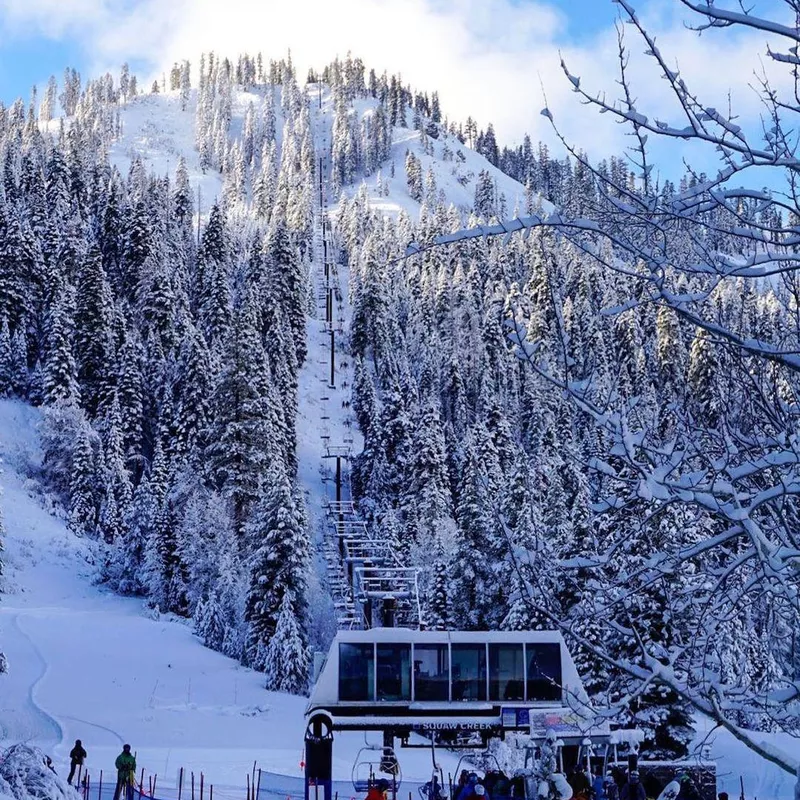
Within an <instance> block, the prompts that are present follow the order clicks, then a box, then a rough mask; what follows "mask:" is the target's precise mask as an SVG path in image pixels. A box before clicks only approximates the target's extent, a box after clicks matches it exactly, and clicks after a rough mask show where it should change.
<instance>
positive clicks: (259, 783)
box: [256, 767, 261, 800]
mask: <svg viewBox="0 0 800 800" xmlns="http://www.w3.org/2000/svg"><path fill="white" fill-rule="evenodd" d="M260 794H261V767H259V768H258V783H257V784H256V800H258V796H259V795H260Z"/></svg>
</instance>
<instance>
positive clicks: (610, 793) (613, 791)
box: [605, 770, 619, 800]
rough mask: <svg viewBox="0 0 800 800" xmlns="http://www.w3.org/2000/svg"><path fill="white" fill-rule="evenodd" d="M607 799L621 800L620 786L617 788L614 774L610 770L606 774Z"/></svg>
mask: <svg viewBox="0 0 800 800" xmlns="http://www.w3.org/2000/svg"><path fill="white" fill-rule="evenodd" d="M605 784H606V797H607V798H608V800H619V786H617V781H616V778H614V773H613V772H611V771H610V770H609V771H608V773H607V774H606V781H605Z"/></svg>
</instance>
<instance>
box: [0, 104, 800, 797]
mask: <svg viewBox="0 0 800 800" xmlns="http://www.w3.org/2000/svg"><path fill="white" fill-rule="evenodd" d="M276 100H277V98H276ZM322 101H323V103H322V106H323V107H322V109H314V111H313V113H312V119H313V124H314V126H315V145H316V147H317V149H318V151H321V150H325V149H327V148H329V147H330V126H331V121H332V108H331V98H330V94H329V93H328V92H327V91H325V92H323V97H322ZM249 102H253V103H254V105H256V106H257V107H258V105H259V104H260V103H262V102H263V97H262V96H261V95H259V94H258V93H255V92H251V93H244V92H240V93H238V94H237V96H236V100H235V103H234V119H233V122H232V126H231V129H232V133H233V134H234V135H236V132H237V131H238V130H239V129H240V128H241V123H242V118H243V115H244V113H245V110H246V108H247V104H248V103H249ZM372 108H374V101H371V100H368V99H365V100H358V101H357V103H356V109H355V110H356V113H358V114H359V115H364V114H368V113H371V109H372ZM257 110H258V108H257ZM276 110H277V111H278V119H277V129H278V131H279V132H280V131H281V130H282V118H281V116H280V103H279V101H277V102H276ZM121 117H122V130H123V134H122V137H121V139H120V140H118V141H117V142H116V143H115V144H114V145H113V147H112V148H111V151H110V156H111V159H112V162H113V163H114V164H115V165H116V166H118V167H119V168H120V170H121V171H122V172H123V174H125V173H126V172H127V169H128V167H129V165H130V161H131V160H132V158H135V157H138V158H141V159H142V161H143V162H144V165H145V168H146V169H147V170H148V171H150V170H152V171H154V172H155V173H156V174H160V175H164V174H169V175H170V176H174V173H175V169H176V167H177V164H178V159H179V157H180V156H181V155H183V156H184V157H185V158H186V161H187V167H188V170H189V174H190V179H191V182H192V185H193V187H194V189H195V190H197V189H198V188H199V190H200V198H201V208H200V211H201V214H205V213H206V212H207V211H208V209H209V208H210V205H211V203H212V202H213V200H214V199H215V198H216V197H217V195H218V194H219V192H220V191H221V187H222V180H221V176H220V175H219V173H216V172H214V171H209V172H206V173H204V172H203V171H202V170H201V168H200V166H199V160H198V158H197V154H196V152H195V150H194V124H195V122H194V98H193V99H192V101H191V102H190V104H189V107H188V108H187V110H186V111H182V110H181V108H180V101H179V98H178V96H177V95H176V94H174V93H167V94H161V95H145V96H141V97H139V98H136V99H135V100H133V101H132V102H130V103H129V104H128V105H126V106H125V107H124V108H123V109H122V112H121ZM54 124H55V123H54ZM448 145H449V147H450V148H451V149H452V150H455V149H460V150H461V151H462V153H463V160H460V161H459V162H458V163H454V162H452V161H444V160H443V157H442V156H443V149H444V142H443V141H442V140H441V139H440V140H437V141H434V142H433V143H432V147H433V155H428V154H425V153H424V152H423V150H422V146H421V142H420V140H419V133H418V132H416V131H413V130H410V129H408V128H395V130H394V133H393V143H392V150H391V163H387V164H386V165H385V166H384V167H383V168H382V177H383V178H384V179H386V180H387V181H388V185H389V193H388V196H384V195H383V194H382V193H380V192H379V191H378V185H377V175H372V176H369V177H367V178H366V179H365V184H366V186H367V189H368V192H369V197H370V201H371V203H372V205H373V207H374V208H376V209H378V210H380V211H381V212H383V213H386V214H390V215H394V216H396V215H398V214H400V213H407V214H409V215H410V216H412V217H416V215H417V214H418V213H419V209H420V204H419V203H417V202H416V201H414V200H413V199H412V198H411V197H410V196H409V194H408V190H407V187H406V178H405V168H404V163H405V155H406V151H407V150H408V149H411V150H413V151H414V152H415V153H416V155H417V156H418V157H419V158H420V160H421V162H422V170H423V173H425V172H427V170H428V168H429V167H430V168H432V169H433V172H434V175H435V177H436V181H437V186H438V188H439V189H441V190H442V191H443V192H444V194H445V196H446V197H447V199H448V201H449V202H451V203H453V205H454V206H455V207H456V208H457V209H459V210H460V211H461V212H462V213H468V212H469V210H470V208H471V206H472V202H473V198H474V191H475V178H476V176H477V175H478V173H479V172H480V171H481V170H484V169H485V170H488V171H489V172H490V174H491V175H492V177H493V179H494V181H495V182H496V185H497V190H498V193H502V194H503V196H504V197H505V200H506V203H507V207H508V210H509V212H510V214H513V213H514V210H515V208H516V207H520V208H524V196H525V195H524V188H523V187H522V186H521V185H520V184H519V183H517V182H516V181H513V180H512V179H511V178H509V177H508V176H505V175H504V174H502V173H500V172H499V171H498V170H496V169H495V168H494V167H492V166H491V165H490V164H489V163H488V162H487V161H486V160H485V159H484V158H483V157H482V156H480V155H478V154H476V153H474V152H472V151H470V150H469V149H468V148H467V147H465V146H462V145H459V144H458V143H457V142H456V141H455V140H453V139H450V141H449V142H448ZM392 165H393V166H394V177H391V170H392ZM357 190H358V185H355V186H352V187H349V188H348V189H347V190H346V193H347V194H348V195H352V194H354V193H355V192H356V191H357ZM329 201H330V202H331V203H332V205H331V212H332V213H335V201H336V198H329ZM317 269H318V265H312V275H311V280H312V282H316V280H317V278H318V275H317V273H316V272H315V270H317ZM340 277H341V280H342V290H343V295H344V298H345V303H344V304H343V307H342V309H341V312H339V309H337V319H338V315H339V313H341V315H342V318H343V325H344V326H345V327H346V325H347V319H348V317H349V309H348V307H347V304H346V298H347V289H346V281H347V273H346V270H342V274H341V276H340ZM322 316H323V318H324V315H322ZM319 317H320V315H317V318H314V317H311V318H309V321H308V343H309V356H308V361H307V364H306V366H305V367H304V369H303V371H302V373H301V376H300V396H299V401H300V409H299V419H298V425H297V432H298V458H299V464H300V466H299V479H300V481H301V484H302V486H303V488H304V491H305V496H306V500H307V505H308V508H309V512H310V516H311V520H312V525H313V526H314V530H315V532H316V533H318V532H319V524H320V518H321V510H322V501H323V500H324V498H325V497H326V496H327V497H331V493H332V485H331V483H330V482H327V483H323V482H322V480H321V478H322V477H323V471H324V469H325V465H324V463H323V461H322V458H321V456H322V452H323V446H322V440H321V438H320V437H321V436H322V434H323V433H325V434H327V435H329V436H330V441H331V443H332V444H336V443H339V442H343V441H345V440H346V439H347V438H350V437H352V439H353V448H354V450H355V451H357V450H358V448H359V444H360V442H359V439H358V433H357V432H356V431H355V429H354V427H353V426H352V421H351V413H350V411H349V410H348V409H347V408H345V407H344V406H343V403H345V402H346V401H347V400H348V399H349V384H350V383H351V381H352V370H351V368H350V367H349V366H348V367H343V366H342V364H341V360H342V354H341V353H340V354H339V355H338V356H337V364H338V367H337V381H336V388H335V389H332V390H330V389H328V388H327V370H328V367H327V364H328V361H327V359H328V356H329V350H328V347H329V344H328V339H327V337H326V336H325V335H324V334H323V333H322V325H321V322H320V319H319ZM345 360H346V357H345ZM325 398H327V399H325ZM325 417H327V419H325V420H323V418H325ZM39 418H40V415H39V412H38V411H37V410H35V409H31V408H28V407H26V406H24V405H22V404H20V403H16V402H13V401H8V400H0V467H1V468H2V474H0V487H1V488H2V492H3V494H2V496H0V508H2V512H3V515H4V520H5V524H6V528H7V537H6V551H7V552H6V558H7V567H8V568H7V574H6V577H5V580H6V584H7V587H6V588H7V593H6V594H4V595H2V596H0V642H2V645H3V649H4V650H5V652H6V654H7V655H8V657H9V661H10V666H11V673H10V675H8V676H3V677H2V678H0V747H2V746H4V745H6V744H9V743H12V742H18V741H25V742H30V743H34V744H37V745H40V746H42V747H43V748H44V749H45V750H46V751H47V752H49V753H51V754H52V756H53V758H54V760H55V763H56V767H57V769H58V770H59V772H61V773H62V774H63V772H64V770H65V768H66V766H67V761H68V752H69V750H70V748H71V745H72V742H73V741H74V739H75V738H81V739H82V740H83V742H84V745H85V746H86V748H87V750H88V752H89V758H88V762H87V767H88V768H89V769H90V770H91V771H92V774H93V775H95V776H96V775H97V774H98V772H99V770H100V769H103V770H104V772H105V774H106V775H108V774H109V773H110V772H111V771H112V770H113V760H114V758H115V757H116V755H117V754H118V752H119V750H120V747H121V744H122V743H123V742H124V741H127V742H130V743H131V745H132V747H133V748H134V750H136V751H137V755H138V759H139V764H140V765H141V766H144V767H145V769H146V771H147V772H148V773H150V774H157V775H158V776H159V785H161V786H170V785H171V784H174V782H175V780H176V777H177V774H178V770H179V769H180V768H181V767H183V768H184V769H185V770H186V771H187V772H190V771H194V772H195V773H199V772H200V771H202V772H203V773H204V775H205V779H206V781H207V782H208V783H213V784H214V785H215V786H216V787H220V786H230V787H243V786H244V783H245V775H247V774H248V773H250V772H251V770H252V766H253V763H254V762H257V763H258V765H259V767H261V768H262V769H263V770H265V771H268V772H270V773H275V774H279V775H285V776H289V777H294V778H299V776H300V775H301V768H300V761H301V759H302V747H303V730H304V723H303V711H304V707H305V700H304V699H303V698H297V697H291V696H287V695H281V694H275V693H268V692H266V691H265V690H264V689H263V688H262V679H261V676H259V675H258V674H256V673H254V672H252V671H251V670H248V669H245V668H243V667H241V666H240V665H239V664H237V663H236V662H234V661H232V660H230V659H228V658H225V657H224V656H222V655H220V654H218V653H215V652H213V651H210V650H207V649H206V648H204V647H203V646H202V645H201V644H200V643H199V642H198V641H197V639H196V638H195V637H194V636H193V634H192V631H191V628H190V627H189V626H187V624H185V622H182V621H180V620H176V619H172V618H164V617H162V618H159V619H153V618H152V617H150V616H148V614H147V613H146V610H145V609H144V607H143V604H142V602H141V601H139V600H133V599H129V598H121V597H118V596H115V595H113V594H111V593H109V592H107V591H105V590H104V589H103V587H101V586H97V585H95V584H94V582H93V579H94V575H95V567H94V561H95V559H96V558H97V552H96V550H95V548H94V546H93V545H92V543H90V542H87V541H85V540H80V539H78V538H76V537H75V536H74V535H72V534H71V533H70V532H69V531H68V530H67V529H66V527H65V525H64V523H63V521H62V520H60V519H58V518H57V517H55V516H53V515H51V514H50V513H49V512H48V510H47V508H46V506H47V502H46V498H42V497H40V496H39V495H38V494H37V492H36V486H35V482H34V481H32V480H30V479H29V478H28V477H27V476H29V475H31V474H32V473H33V472H35V469H36V465H37V463H39V461H40V459H41V453H40V452H39V445H38V438H37V433H36V426H37V424H38V421H39ZM311 602H312V604H314V605H315V616H316V618H317V624H319V625H321V626H324V625H326V624H330V623H331V620H332V615H331V614H330V612H329V610H328V609H327V607H326V605H325V604H326V603H327V600H326V598H325V596H324V592H323V591H322V589H321V588H320V586H319V585H312V591H311ZM326 621H327V622H326ZM706 734H708V735H707V736H706ZM764 738H765V739H767V740H769V741H770V742H773V743H774V744H775V745H777V746H781V747H782V748H783V749H787V750H789V751H790V752H791V751H792V750H794V749H795V748H796V741H793V740H791V739H790V738H789V737H779V736H774V737H767V736H765V737H764ZM701 741H703V742H705V744H706V745H707V746H708V747H709V750H710V756H711V757H712V758H715V759H716V760H717V762H718V774H719V789H720V790H725V791H728V792H729V794H730V795H731V797H736V796H738V794H739V778H740V775H741V776H742V777H743V779H744V785H745V791H746V796H747V797H748V798H753V797H760V798H764V800H766V799H767V798H773V800H791V798H793V797H794V781H793V779H792V777H791V776H788V775H785V774H784V773H782V772H781V771H780V770H778V769H776V768H774V767H770V766H769V765H766V764H765V763H764V762H763V761H762V760H761V759H760V758H758V757H757V756H755V755H754V754H752V753H751V752H750V751H749V750H747V749H746V748H745V747H744V746H743V745H741V744H739V743H738V742H735V741H733V740H732V738H731V737H730V736H729V735H728V734H724V733H720V732H715V733H708V732H707V731H701V732H700V734H699V735H698V745H699V743H700V742H701ZM362 745H363V740H362V739H360V738H359V737H357V736H340V737H338V738H337V742H336V746H335V763H334V773H335V777H336V778H337V779H338V780H340V781H347V780H348V779H349V777H350V774H351V769H352V766H353V763H354V760H355V759H356V754H357V753H358V750H359V749H360V747H361V746H362ZM399 755H400V759H401V764H402V766H403V770H404V775H405V777H406V778H407V779H412V780H414V779H415V780H420V781H423V780H427V778H428V777H429V772H430V755H429V754H428V753H426V752H425V751H401V752H400V754H399ZM440 760H441V762H442V764H443V766H444V768H445V772H448V771H451V770H453V769H454V767H455V759H454V758H453V757H445V756H443V755H441V754H440ZM269 780H270V781H272V782H273V785H274V788H275V790H276V791H278V790H279V789H283V788H284V787H287V786H290V787H296V786H297V784H296V783H295V782H288V783H287V782H283V781H281V780H280V779H278V778H275V777H274V776H273V777H271V778H270V779H269ZM288 791H290V790H289V789H287V793H288ZM239 795H241V792H240V793H239Z"/></svg>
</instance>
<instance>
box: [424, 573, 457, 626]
mask: <svg viewBox="0 0 800 800" xmlns="http://www.w3.org/2000/svg"><path fill="white" fill-rule="evenodd" d="M449 585H450V575H449V572H448V569H447V563H446V562H445V561H444V559H443V558H437V559H436V561H435V562H434V565H433V582H432V584H431V589H430V597H429V600H428V608H427V613H426V614H425V622H426V627H427V628H428V629H429V630H432V631H447V630H451V629H452V611H451V608H450V597H449Z"/></svg>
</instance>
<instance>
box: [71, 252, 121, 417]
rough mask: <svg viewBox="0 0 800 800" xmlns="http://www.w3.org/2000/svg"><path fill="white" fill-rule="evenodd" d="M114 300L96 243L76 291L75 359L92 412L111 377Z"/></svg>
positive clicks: (98, 403) (85, 263)
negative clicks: (112, 305) (112, 307)
mask: <svg viewBox="0 0 800 800" xmlns="http://www.w3.org/2000/svg"><path fill="white" fill-rule="evenodd" d="M111 304H112V299H111V290H110V288H109V286H108V281H107V280H106V276H105V271H104V270H103V262H102V256H101V254H100V250H99V249H98V248H97V247H93V248H92V249H91V250H90V251H89V253H88V254H87V256H86V258H85V259H84V261H83V264H82V265H81V269H80V272H79V275H78V285H77V290H76V294H75V360H76V362H77V366H78V380H79V382H80V385H81V400H82V402H83V404H84V407H85V408H86V410H87V411H88V412H89V415H90V416H93V415H95V414H96V413H97V410H98V408H99V405H100V398H101V394H102V393H103V392H104V391H106V390H107V388H108V382H109V380H110V375H109V371H110V368H111V364H110V362H111V358H112V343H111V315H112V309H111Z"/></svg>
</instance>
